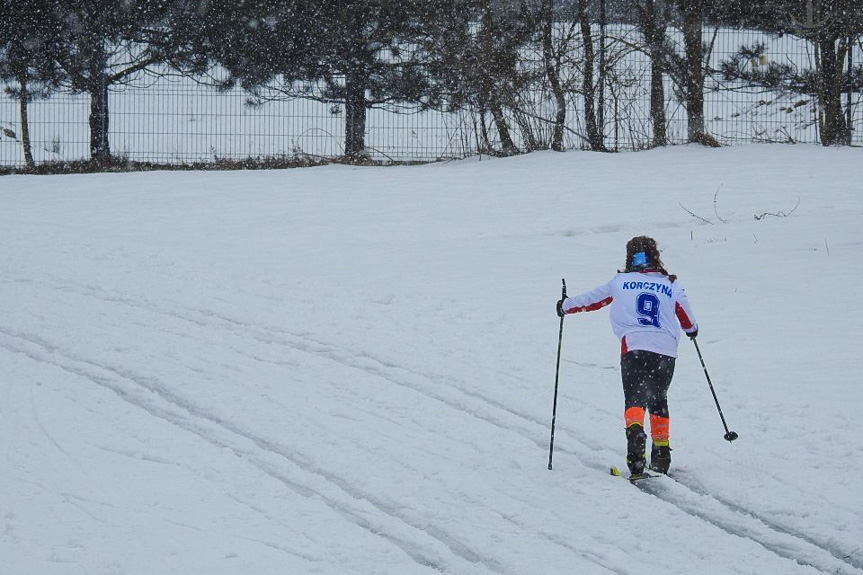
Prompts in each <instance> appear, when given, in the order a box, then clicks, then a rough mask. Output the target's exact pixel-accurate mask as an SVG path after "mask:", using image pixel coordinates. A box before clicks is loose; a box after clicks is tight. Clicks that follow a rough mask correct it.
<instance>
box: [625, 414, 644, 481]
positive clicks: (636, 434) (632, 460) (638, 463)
mask: <svg viewBox="0 0 863 575" xmlns="http://www.w3.org/2000/svg"><path fill="white" fill-rule="evenodd" d="M646 446H647V435H646V434H645V433H644V427H643V426H641V425H639V424H637V423H633V424H632V425H630V426H629V427H627V428H626V447H627V449H626V465H627V466H628V467H629V473H630V475H631V476H633V477H636V476H641V475H644V464H645V457H644V449H645V447H646Z"/></svg>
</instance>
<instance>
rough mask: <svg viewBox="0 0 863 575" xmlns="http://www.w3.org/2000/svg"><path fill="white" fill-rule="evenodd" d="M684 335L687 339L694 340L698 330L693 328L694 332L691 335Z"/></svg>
mask: <svg viewBox="0 0 863 575" xmlns="http://www.w3.org/2000/svg"><path fill="white" fill-rule="evenodd" d="M686 335H687V336H689V339H695V338H696V337H698V328H695V331H693V332H692V333H687V334H686Z"/></svg>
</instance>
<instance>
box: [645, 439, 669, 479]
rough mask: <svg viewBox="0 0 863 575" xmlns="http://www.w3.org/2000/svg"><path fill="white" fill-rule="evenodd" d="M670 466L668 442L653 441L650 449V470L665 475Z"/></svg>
mask: <svg viewBox="0 0 863 575" xmlns="http://www.w3.org/2000/svg"><path fill="white" fill-rule="evenodd" d="M670 466H671V448H670V447H669V446H668V441H654V442H653V446H652V447H651V448H650V470H651V471H655V472H657V473H662V474H667V473H668V468H669V467H670Z"/></svg>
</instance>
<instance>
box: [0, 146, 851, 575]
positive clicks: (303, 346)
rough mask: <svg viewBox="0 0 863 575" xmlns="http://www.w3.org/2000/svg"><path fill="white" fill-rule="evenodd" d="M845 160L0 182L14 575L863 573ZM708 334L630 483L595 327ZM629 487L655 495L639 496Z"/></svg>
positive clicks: (832, 153) (8, 514) (670, 157)
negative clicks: (686, 316) (636, 310)
mask: <svg viewBox="0 0 863 575" xmlns="http://www.w3.org/2000/svg"><path fill="white" fill-rule="evenodd" d="M861 182H863V155H861V152H860V150H858V149H823V148H817V147H791V146H749V147H740V148H728V149H720V150H705V149H701V148H690V147H680V148H673V149H664V150H657V151H652V152H645V153H638V154H621V155H598V154H591V153H566V154H556V153H538V154H532V155H530V156H525V157H517V158H510V159H493V160H490V159H487V158H483V159H482V160H476V159H473V160H469V161H463V162H455V163H449V164H437V165H429V166H417V167H398V168H352V167H345V166H330V167H320V168H312V169H303V170H291V171H274V172H230V173H227V172H226V173H140V174H103V175H80V176H62V177H60V176H57V177H18V176H16V177H5V178H2V179H0V206H2V210H0V306H2V307H0V572H2V573H4V574H6V573H9V574H10V575H11V574H30V575H41V574H45V575H55V574H56V575H61V574H63V575H65V574H67V573H68V574H78V573H87V574H103V573H104V574H130V575H131V574H135V575H145V574H146V575H151V574H152V575H160V574H178V575H179V574H183V575H186V574H200V575H216V574H240V573H242V574H251V575H256V574H261V575H269V574H313V573H321V574H326V575H336V574H362V575H368V574H394V575H405V574H408V575H412V574H425V573H451V574H459V575H460V574H491V573H494V574H501V575H532V574H543V575H553V574H563V573H586V574H593V573H618V574H624V573H632V574H638V575H645V574H651V573H662V574H667V573H681V574H688V573H745V574H753V573H758V574H765V573H771V574H772V573H782V574H786V573H842V574H854V573H858V574H859V573H863V547H861V541H863V522H861V520H860V518H861V516H863V492H861V489H860V485H861V484H860V477H861V475H863V447H861V439H860V438H861V420H860V412H861V406H863V387H861V382H860V373H861V367H863V366H861V363H863V360H861V358H860V353H859V349H858V348H859V326H860V323H861V321H863V314H861V311H860V307H859V293H860V285H861V280H863V273H861V271H860V269H861V267H860V258H861V244H863V236H861V232H860V226H861V222H863V197H861V192H863V184H861ZM640 234H649V235H652V236H654V237H656V238H657V240H658V241H659V242H660V245H661V247H663V248H664V251H663V258H664V260H665V263H666V266H667V267H668V269H669V270H670V271H671V272H673V273H676V274H677V275H678V276H679V277H680V281H682V282H684V285H685V286H686V288H687V291H688V294H689V297H690V301H691V302H692V305H693V307H694V309H695V312H696V314H697V316H698V319H699V321H700V324H701V335H700V337H699V342H700V345H701V349H702V352H703V353H704V358H705V361H706V363H707V367H708V369H709V371H710V375H711V378H712V380H713V383H714V385H715V387H716V392H717V394H718V397H719V400H720V402H721V405H722V409H723V412H724V414H725V416H726V419H727V420H728V424H729V426H730V427H731V429H733V430H735V431H737V432H738V433H739V435H740V439H739V440H738V441H736V442H734V443H733V444H729V443H728V442H726V441H724V440H723V438H722V436H723V433H724V429H723V427H722V423H721V421H720V419H719V415H718V413H717V410H716V407H715V405H714V403H713V398H712V397H711V395H710V390H709V388H708V386H707V382H706V380H705V378H704V373H703V371H702V370H701V365H700V364H699V362H698V358H697V356H696V354H695V350H694V349H693V347H692V345H691V344H690V343H689V342H688V341H682V342H681V350H680V358H679V360H678V363H677V371H676V375H675V380H674V383H673V385H672V388H671V393H670V402H671V410H672V445H673V447H674V460H673V463H672V473H673V474H675V477H676V481H671V480H669V479H665V478H660V479H658V480H651V481H652V483H651V484H650V485H649V486H645V489H644V490H641V489H639V488H637V487H634V486H632V485H630V484H629V483H628V482H627V481H624V480H621V479H615V478H613V477H610V476H609V475H607V473H606V468H607V467H608V466H609V465H617V466H620V467H623V458H624V452H625V439H624V435H623V430H622V411H623V407H622V391H621V388H620V382H619V373H618V353H619V350H618V345H617V342H616V340H615V339H614V336H613V335H612V334H611V330H610V329H609V326H608V325H607V311H599V312H596V313H593V314H580V315H577V316H572V317H568V318H567V319H566V321H565V327H564V336H563V361H562V365H561V372H560V394H559V403H558V417H557V428H556V436H555V452H554V470H553V471H549V470H548V469H547V460H548V443H549V427H550V423H551V410H552V398H553V385H554V367H555V359H556V352H557V336H558V318H557V316H556V315H555V313H554V303H555V301H556V300H557V299H558V297H559V295H560V279H561V278H566V280H567V284H568V287H569V292H570V293H576V292H578V291H581V290H586V289H589V288H592V287H594V286H596V285H598V284H600V283H602V282H605V281H606V280H608V279H609V278H610V277H611V276H612V275H613V273H614V272H615V270H616V269H617V268H619V267H621V266H622V265H623V263H624V262H623V258H624V245H625V243H626V241H627V240H628V239H629V238H630V237H632V236H634V235H640ZM647 491H649V492H647Z"/></svg>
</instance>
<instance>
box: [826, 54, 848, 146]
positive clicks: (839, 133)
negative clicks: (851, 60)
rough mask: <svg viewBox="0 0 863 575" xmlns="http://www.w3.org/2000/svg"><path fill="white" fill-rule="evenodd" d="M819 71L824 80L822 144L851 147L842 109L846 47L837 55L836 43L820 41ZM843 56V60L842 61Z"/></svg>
mask: <svg viewBox="0 0 863 575" xmlns="http://www.w3.org/2000/svg"><path fill="white" fill-rule="evenodd" d="M818 48H819V55H820V58H819V62H820V66H819V70H818V74H820V75H821V78H822V91H821V94H820V96H821V98H822V102H821V108H822V110H823V114H822V118H821V143H822V144H823V145H825V146H834V145H849V144H850V143H851V131H850V130H849V129H848V123H847V121H846V118H845V114H844V112H843V109H842V80H843V75H844V71H843V69H842V64H843V61H844V59H845V49H844V46H843V47H841V48H840V54H837V50H836V41H835V40H833V39H823V40H820V41H819V46H818ZM840 56H841V59H840Z"/></svg>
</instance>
